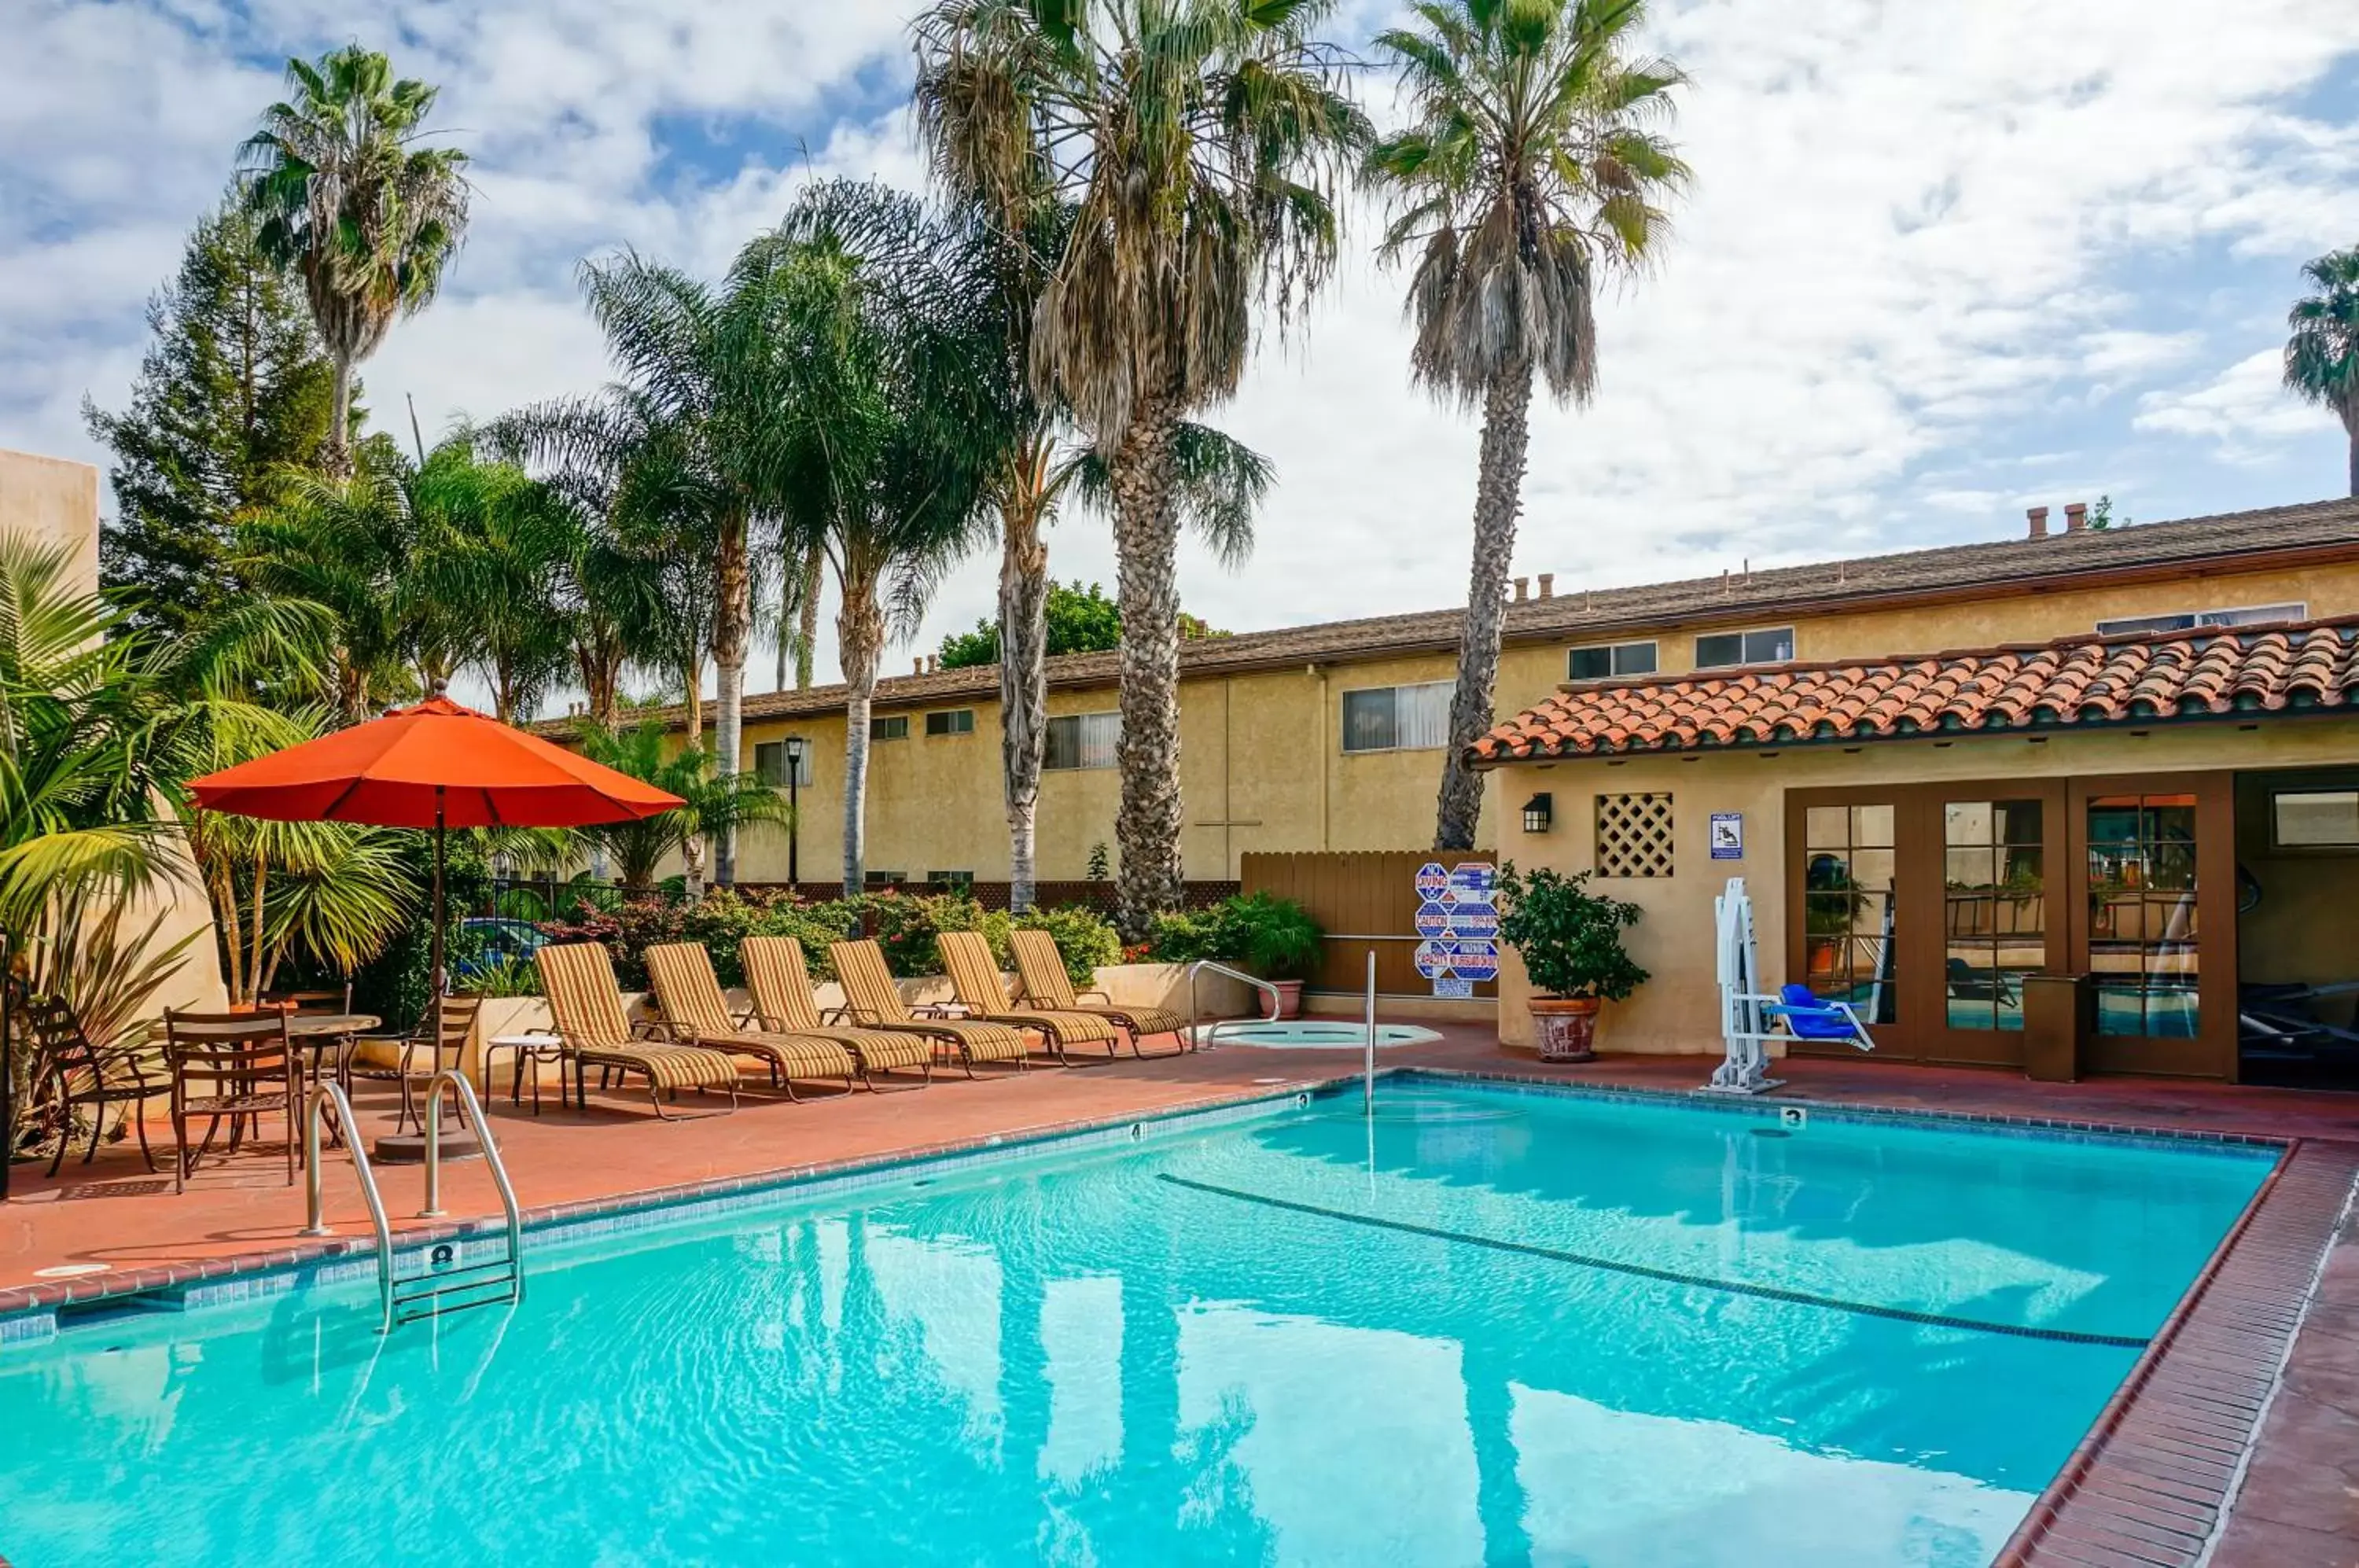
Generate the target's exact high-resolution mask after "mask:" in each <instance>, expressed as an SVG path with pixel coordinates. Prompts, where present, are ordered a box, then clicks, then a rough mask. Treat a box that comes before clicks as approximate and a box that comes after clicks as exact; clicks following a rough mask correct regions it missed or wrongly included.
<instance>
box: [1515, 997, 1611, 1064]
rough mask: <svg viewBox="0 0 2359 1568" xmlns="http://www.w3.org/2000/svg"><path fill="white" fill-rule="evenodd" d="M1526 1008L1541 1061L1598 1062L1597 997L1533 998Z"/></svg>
mask: <svg viewBox="0 0 2359 1568" xmlns="http://www.w3.org/2000/svg"><path fill="white" fill-rule="evenodd" d="M1527 1006H1528V1007H1530V1008H1531V1014H1532V1037H1533V1039H1534V1040H1536V1041H1537V1042H1538V1045H1539V1051H1540V1060H1541V1061H1542V1062H1594V1061H1596V1060H1597V1051H1596V1049H1595V1043H1594V1042H1595V1040H1596V1039H1597V998H1596V997H1594V996H1534V997H1533V998H1532V999H1531V1001H1530V1002H1529V1003H1527Z"/></svg>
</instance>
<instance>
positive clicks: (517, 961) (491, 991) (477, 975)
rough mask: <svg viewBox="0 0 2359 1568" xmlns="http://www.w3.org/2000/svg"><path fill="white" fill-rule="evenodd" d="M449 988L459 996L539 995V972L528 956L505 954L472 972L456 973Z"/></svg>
mask: <svg viewBox="0 0 2359 1568" xmlns="http://www.w3.org/2000/svg"><path fill="white" fill-rule="evenodd" d="M451 989H452V990H454V991H456V992H458V993H459V994H460V995H461V996H482V997H484V998H485V999H487V1000H488V999H490V998H493V997H497V996H539V995H540V971H539V969H538V968H537V967H535V965H534V964H533V962H532V960H531V959H529V958H518V957H517V956H516V954H514V953H506V954H503V955H502V956H500V957H498V958H495V959H493V960H491V961H490V962H489V963H486V964H483V965H482V966H480V967H479V968H477V969H476V970H475V972H474V973H473V974H472V975H461V976H459V977H458V978H457V979H456V980H455V981H454V982H453V983H452V985H451Z"/></svg>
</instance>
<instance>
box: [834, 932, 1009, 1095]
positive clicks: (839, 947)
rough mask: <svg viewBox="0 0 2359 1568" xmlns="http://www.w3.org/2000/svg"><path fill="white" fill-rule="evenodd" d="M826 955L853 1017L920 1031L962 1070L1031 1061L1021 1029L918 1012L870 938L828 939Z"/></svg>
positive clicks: (970, 1072)
mask: <svg viewBox="0 0 2359 1568" xmlns="http://www.w3.org/2000/svg"><path fill="white" fill-rule="evenodd" d="M827 956H828V959H829V961H830V962H831V963H832V964H834V965H835V977H836V979H837V980H838V981H839V982H841V983H842V985H843V1005H844V1011H845V1012H846V1013H848V1014H849V1015H850V1016H851V1018H852V1020H853V1022H854V1023H857V1024H860V1025H862V1026H863V1027H864V1028H867V1029H887V1030H890V1031H891V1032H893V1033H895V1034H916V1035H924V1036H926V1037H927V1038H929V1039H930V1040H940V1041H941V1042H943V1043H944V1044H945V1045H948V1046H951V1047H952V1048H953V1049H955V1050H956V1051H958V1053H959V1063H960V1065H961V1066H962V1067H964V1068H965V1069H966V1075H967V1076H968V1077H970V1078H972V1077H973V1076H974V1064H975V1063H976V1062H1014V1063H1016V1066H1017V1067H1018V1068H1019V1069H1020V1068H1023V1067H1025V1066H1027V1065H1028V1064H1029V1058H1030V1057H1031V1054H1032V1048H1031V1046H1030V1044H1029V1043H1028V1042H1027V1041H1026V1040H1025V1038H1024V1031H1023V1030H1022V1029H1012V1028H1010V1027H1009V1026H1007V1025H1006V1024H991V1023H984V1022H983V1021H982V1020H981V1019H979V1018H932V1017H928V1018H919V1017H918V1016H917V1015H916V1014H914V1013H912V1012H910V1011H909V1004H908V1003H907V1002H904V1001H903V1000H902V999H901V988H900V987H899V986H897V985H894V984H893V972H892V971H891V970H889V969H887V968H886V967H885V950H884V949H883V948H880V947H878V946H877V945H876V944H875V942H830V943H828V944H827Z"/></svg>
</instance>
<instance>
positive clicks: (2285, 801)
mask: <svg viewBox="0 0 2359 1568" xmlns="http://www.w3.org/2000/svg"><path fill="white" fill-rule="evenodd" d="M2269 823H2270V829H2271V833H2272V836H2273V837H2274V838H2275V839H2276V841H2277V845H2278V847H2279V848H2282V849H2359V789H2280V790H2278V791H2277V793H2276V794H2274V795H2272V796H2270V797H2269Z"/></svg>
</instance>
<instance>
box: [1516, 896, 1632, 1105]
mask: <svg viewBox="0 0 2359 1568" xmlns="http://www.w3.org/2000/svg"><path fill="white" fill-rule="evenodd" d="M1588 881H1589V874H1588V873H1587V872H1585V871H1579V872H1575V873H1573V874H1572V875H1571V876H1570V877H1568V876H1563V875H1561V874H1560V873H1558V872H1554V871H1550V870H1548V869H1546V868H1542V869H1540V870H1538V871H1535V872H1533V873H1531V875H1529V876H1528V877H1524V876H1518V875H1517V872H1516V868H1515V867H1514V866H1501V867H1500V868H1499V883H1498V896H1497V898H1498V909H1499V940H1500V941H1502V942H1506V944H1507V945H1508V946H1509V947H1512V948H1514V949H1515V950H1516V952H1517V953H1518V954H1519V955H1521V957H1522V958H1523V961H1524V972H1525V973H1526V974H1527V975H1530V976H1531V980H1532V992H1533V994H1532V996H1531V999H1530V1002H1529V1003H1528V1006H1529V1007H1530V1008H1531V1015H1532V1033H1533V1036H1534V1038H1535V1039H1536V1040H1538V1044H1539V1053H1540V1060H1541V1061H1543V1062H1589V1061H1593V1060H1594V1059H1595V1057H1596V1055H1597V1051H1596V1049H1595V1041H1596V1035H1597V1008H1598V1004H1600V1003H1601V1002H1620V1001H1625V1000H1627V999H1628V997H1629V996H1630V994H1631V993H1632V992H1634V991H1636V989H1637V988H1638V987H1639V986H1641V985H1645V984H1646V983H1647V972H1646V970H1644V969H1642V968H1640V967H1639V966H1638V964H1637V962H1636V960H1635V959H1633V958H1632V957H1631V956H1630V955H1629V953H1626V952H1625V951H1623V947H1622V932H1623V931H1624V929H1625V928H1626V927H1629V926H1634V925H1636V924H1637V923H1638V917H1639V915H1640V914H1641V913H1643V911H1642V910H1641V909H1639V908H1638V906H1637V905H1636V904H1625V903H1623V902H1622V901H1621V900H1619V899H1616V898H1601V897H1599V896H1598V895H1596V894H1594V893H1592V892H1590V891H1589V890H1588V888H1587V887H1586V886H1585V884H1586V883H1587V882H1588Z"/></svg>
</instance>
